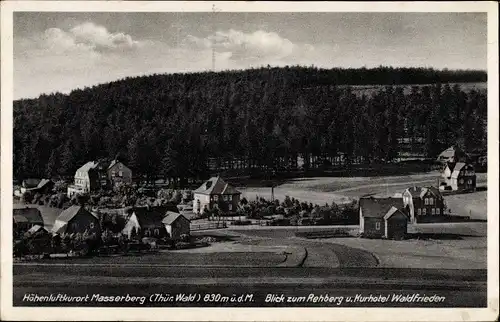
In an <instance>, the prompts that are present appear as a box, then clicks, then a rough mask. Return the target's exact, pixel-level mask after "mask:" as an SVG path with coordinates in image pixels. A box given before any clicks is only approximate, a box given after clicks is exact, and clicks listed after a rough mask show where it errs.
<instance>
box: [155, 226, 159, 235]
mask: <svg viewBox="0 0 500 322" xmlns="http://www.w3.org/2000/svg"><path fill="white" fill-rule="evenodd" d="M158 235H160V230H159V229H158V228H156V229H155V236H158Z"/></svg>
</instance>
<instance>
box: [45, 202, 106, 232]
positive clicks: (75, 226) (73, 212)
mask: <svg viewBox="0 0 500 322" xmlns="http://www.w3.org/2000/svg"><path fill="white" fill-rule="evenodd" d="M84 232H87V233H89V234H94V233H95V234H97V235H100V234H101V227H100V225H99V219H98V218H97V217H96V216H95V215H94V214H92V213H91V212H89V211H88V210H87V209H85V207H83V206H71V207H69V208H68V209H65V210H64V211H63V212H61V214H60V215H59V216H58V217H57V219H56V221H55V223H54V226H53V227H52V233H54V234H73V233H84Z"/></svg>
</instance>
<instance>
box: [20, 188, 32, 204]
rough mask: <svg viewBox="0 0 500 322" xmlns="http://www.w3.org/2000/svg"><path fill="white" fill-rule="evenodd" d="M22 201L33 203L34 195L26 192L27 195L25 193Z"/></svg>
mask: <svg viewBox="0 0 500 322" xmlns="http://www.w3.org/2000/svg"><path fill="white" fill-rule="evenodd" d="M21 200H22V201H23V202H24V203H31V202H32V201H33V194H32V193H31V192H30V191H26V192H25V193H23V195H22V197H21Z"/></svg>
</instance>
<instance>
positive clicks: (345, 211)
mask: <svg viewBox="0 0 500 322" xmlns="http://www.w3.org/2000/svg"><path fill="white" fill-rule="evenodd" d="M240 204H241V205H240V208H239V209H238V212H237V216H239V217H240V219H238V220H237V221H235V222H233V224H235V225H245V224H249V222H248V220H244V219H242V218H243V217H245V218H248V219H254V220H268V222H267V223H268V225H273V226H289V225H291V226H295V225H300V226H308V225H355V224H358V223H359V216H358V204H357V202H356V201H352V202H351V203H349V204H346V205H342V206H339V205H337V204H336V203H335V202H332V203H331V204H330V205H329V204H328V203H326V204H325V205H323V206H320V205H313V204H312V203H307V202H300V201H299V200H297V199H295V198H290V197H289V196H286V197H285V200H283V202H281V203H280V202H279V201H278V200H274V201H270V200H266V199H264V198H258V199H256V200H252V201H250V202H248V201H246V200H243V199H242V202H240Z"/></svg>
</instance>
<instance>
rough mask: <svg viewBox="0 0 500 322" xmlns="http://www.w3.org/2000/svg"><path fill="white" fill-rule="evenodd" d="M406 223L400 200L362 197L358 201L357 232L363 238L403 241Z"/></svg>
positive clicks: (406, 227)
mask: <svg viewBox="0 0 500 322" xmlns="http://www.w3.org/2000/svg"><path fill="white" fill-rule="evenodd" d="M408 221H409V218H408V215H407V212H406V210H404V205H403V201H402V199H401V198H374V197H364V198H361V199H360V200H359V227H360V228H359V231H360V233H361V235H362V236H363V237H368V238H387V239H403V238H404V237H405V235H406V233H407V231H408Z"/></svg>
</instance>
